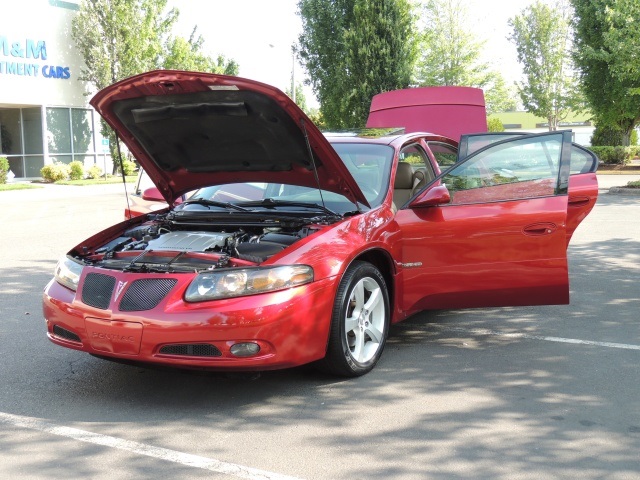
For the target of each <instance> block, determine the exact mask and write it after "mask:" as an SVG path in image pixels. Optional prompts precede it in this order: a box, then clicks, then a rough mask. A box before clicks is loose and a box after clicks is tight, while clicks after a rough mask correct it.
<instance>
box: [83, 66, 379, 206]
mask: <svg viewBox="0 0 640 480" xmlns="http://www.w3.org/2000/svg"><path fill="white" fill-rule="evenodd" d="M90 103H91V105H92V106H93V107H94V108H95V109H96V110H97V111H98V112H99V113H100V115H102V117H104V119H105V120H106V122H107V123H108V124H109V125H111V127H113V129H114V130H115V131H116V132H117V133H118V135H119V136H120V138H121V139H122V141H123V142H124V143H125V144H126V145H127V147H128V148H129V150H130V151H131V152H132V153H133V155H134V156H135V157H136V159H137V160H138V161H139V163H140V165H141V166H142V167H143V168H144V169H145V171H146V172H147V173H148V174H149V177H150V178H151V180H153V182H154V183H155V184H156V186H157V187H158V189H159V190H160V192H161V193H162V195H163V197H164V198H165V199H166V200H167V202H169V203H170V204H172V203H173V202H174V201H175V200H176V199H177V198H178V197H179V196H180V195H182V194H184V193H186V192H189V191H191V190H195V189H197V188H200V187H204V186H208V185H220V184H225V183H234V182H270V183H286V184H292V185H301V186H305V187H311V188H317V186H318V183H319V184H320V187H321V188H322V189H324V190H328V191H331V192H335V193H339V194H341V195H344V196H345V197H347V198H348V199H349V200H351V201H352V202H354V203H355V202H360V203H361V204H363V205H366V206H369V204H368V202H367V200H366V199H365V197H364V195H363V194H362V192H361V191H360V188H359V187H358V185H357V184H356V182H355V180H354V178H353V177H352V176H351V174H350V173H349V170H348V169H347V167H346V166H345V165H344V163H343V162H342V160H341V159H340V157H339V156H338V154H337V153H336V151H335V150H334V149H333V147H332V146H331V145H330V144H329V142H328V141H327V140H326V138H325V137H324V136H323V135H322V133H320V131H319V130H318V128H317V127H316V126H315V125H314V124H313V122H311V120H309V118H308V117H307V116H306V115H305V114H304V112H303V111H302V110H300V108H299V107H298V106H297V105H296V104H295V103H294V102H293V101H292V100H291V99H290V98H289V97H288V96H287V95H285V94H284V93H283V92H281V91H280V90H278V89H277V88H274V87H271V86H269V85H265V84H263V83H260V82H256V81H253V80H247V79H243V78H238V77H229V76H225V75H216V74H211V73H198V72H182V71H172V70H158V71H153V72H148V73H143V74H141V75H137V76H134V77H131V78H128V79H125V80H122V81H120V82H118V83H115V84H113V85H111V86H109V87H107V88H105V89H103V90H101V91H100V92H98V93H97V94H96V95H95V96H94V97H93V99H92V100H91V102H90ZM310 151H311V152H313V158H311V154H310ZM314 164H315V168H316V170H317V180H316V173H314Z"/></svg>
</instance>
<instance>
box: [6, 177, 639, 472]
mask: <svg viewBox="0 0 640 480" xmlns="http://www.w3.org/2000/svg"><path fill="white" fill-rule="evenodd" d="M632 178H633V179H637V178H638V177H637V176H635V177H629V176H620V177H614V176H604V175H603V176H600V178H599V180H600V184H601V186H602V187H603V189H602V191H601V195H600V198H599V200H598V204H597V205H596V207H595V208H594V211H593V212H592V213H591V215H590V216H589V217H588V218H587V219H586V220H585V222H584V223H583V224H582V225H581V226H580V227H579V229H578V230H577V232H576V234H575V236H574V238H573V240H572V243H571V245H570V247H569V253H568V254H569V262H570V278H571V305H567V306H550V307H525V308H498V309H476V310H468V311H438V312H426V313H422V314H419V315H416V316H414V317H412V318H410V319H408V320H407V321H405V322H403V323H401V324H399V325H396V326H394V327H392V329H391V336H390V339H389V342H388V344H387V347H386V349H385V353H384V355H383V357H382V359H381V361H380V363H379V364H378V366H377V367H376V369H375V370H374V371H373V372H372V373H370V374H368V375H366V376H364V377H362V378H358V379H352V380H343V379H336V378H331V377H327V376H325V375H321V374H319V373H316V372H315V371H313V370H310V369H309V368H297V369H292V370H286V371H277V372H266V373H263V374H261V375H259V376H258V375H236V376H227V375H222V374H212V373H188V372H176V371H167V370H149V369H143V368H139V367H131V366H125V365H119V364H115V363H110V362H105V361H102V360H98V359H96V358H93V357H90V356H88V355H86V354H83V353H79V352H75V351H71V350H67V349H62V348H59V347H56V346H54V345H53V344H50V343H49V342H48V340H47V339H46V336H45V327H44V321H43V319H42V315H41V307H40V295H41V292H42V289H43V287H44V285H45V284H46V283H47V282H48V281H49V279H50V278H51V276H52V272H53V268H54V266H55V263H56V260H57V258H58V257H59V256H61V255H62V254H64V253H65V252H66V251H67V250H69V249H70V248H71V247H72V246H73V245H75V244H76V243H78V242H80V241H81V240H83V239H84V238H86V237H88V236H90V235H91V234H93V233H96V232H97V231H98V230H99V229H101V228H104V227H106V226H109V225H111V224H113V223H115V222H116V221H119V220H120V219H121V218H122V212H123V209H124V207H125V202H124V196H123V194H122V186H117V185H116V186H113V185H107V186H104V187H59V186H50V187H47V188H46V189H41V190H23V191H11V192H0V200H1V201H2V204H3V206H4V208H3V209H2V212H0V222H1V224H2V235H0V249H1V250H0V251H2V259H3V261H2V264H1V265H0V274H1V278H2V282H1V284H0V313H1V318H2V323H0V379H1V382H2V385H1V388H0V478H17V477H20V478H24V479H49V478H68V479H76V478H78V479H79V478H83V479H84V478H91V479H112V480H115V479H129V478H130V479H138V478H154V479H164V478H167V479H198V478H208V479H211V478H220V479H222V478H225V479H227V478H228V479H235V478H245V479H251V480H253V479H280V478H295V479H322V480H324V479H327V480H328V479H389V478H394V479H396V478H397V479H449V478H474V479H475V478H487V479H489V478H491V479H496V478H499V479H540V478H545V479H549V478H562V479H565V478H566V479H576V478H580V479H600V478H607V479H638V478H640V388H639V385H640V368H639V364H640V221H639V218H640V213H639V212H640V196H623V195H611V194H607V193H605V191H606V188H607V187H609V186H613V185H621V184H624V183H626V181H628V180H630V179H632Z"/></svg>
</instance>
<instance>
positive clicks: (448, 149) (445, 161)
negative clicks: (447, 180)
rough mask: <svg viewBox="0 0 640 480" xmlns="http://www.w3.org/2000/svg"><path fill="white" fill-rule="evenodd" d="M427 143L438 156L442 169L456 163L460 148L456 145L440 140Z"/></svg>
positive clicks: (435, 155) (437, 160) (437, 159)
mask: <svg viewBox="0 0 640 480" xmlns="http://www.w3.org/2000/svg"><path fill="white" fill-rule="evenodd" d="M427 145H428V147H429V150H431V153H433V156H434V157H435V158H436V162H438V165H440V169H441V170H446V169H447V168H449V167H450V166H451V165H453V164H454V163H456V158H457V157H458V150H457V149H456V148H455V147H453V146H451V145H447V144H446V143H440V142H429V143H427Z"/></svg>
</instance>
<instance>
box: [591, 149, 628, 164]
mask: <svg viewBox="0 0 640 480" xmlns="http://www.w3.org/2000/svg"><path fill="white" fill-rule="evenodd" d="M589 149H590V150H591V151H592V152H593V153H595V154H596V155H597V156H598V158H599V159H600V160H601V161H602V163H605V164H607V165H625V164H627V163H629V162H630V161H631V158H633V155H634V154H635V148H634V147H621V146H617V147H611V146H597V145H596V146H591V147H589Z"/></svg>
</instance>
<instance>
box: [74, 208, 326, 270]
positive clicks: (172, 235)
mask: <svg viewBox="0 0 640 480" xmlns="http://www.w3.org/2000/svg"><path fill="white" fill-rule="evenodd" d="M149 217H151V218H152V220H150V221H146V222H144V223H142V224H140V225H138V226H134V227H131V228H128V229H126V230H124V231H123V232H122V233H121V235H119V236H118V237H117V238H114V239H112V240H110V241H108V242H107V243H105V244H104V245H101V246H98V247H97V248H95V249H93V250H92V249H90V248H87V247H82V249H83V254H82V255H74V256H75V257H76V259H77V260H80V261H81V262H82V263H83V264H85V265H92V266H96V267H101V268H107V269H114V270H121V271H131V272H161V273H180V272H184V273H187V272H190V273H193V272H201V271H206V270H213V269H216V268H232V267H247V266H256V265H259V264H261V263H262V262H264V261H266V260H267V259H269V258H270V257H272V256H273V255H275V254H277V253H279V252H281V251H282V250H284V249H285V248H287V247H288V246H290V245H293V244H294V243H296V242H298V241H300V240H301V239H303V238H305V237H307V236H309V235H311V234H313V233H314V232H316V231H318V230H320V229H322V228H324V225H318V224H315V223H310V222H308V221H307V222H301V219H296V220H297V221H295V222H290V221H289V222H287V221H285V222H277V221H275V222H274V219H273V218H270V219H269V221H265V222H258V221H256V222H249V223H246V222H245V225H243V226H236V225H233V222H231V223H229V222H224V223H223V222H215V221H207V222H203V221H199V222H197V225H192V224H191V223H188V222H187V223H186V224H184V223H181V222H177V221H175V219H174V218H173V217H172V216H171V214H170V215H169V216H167V215H149Z"/></svg>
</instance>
